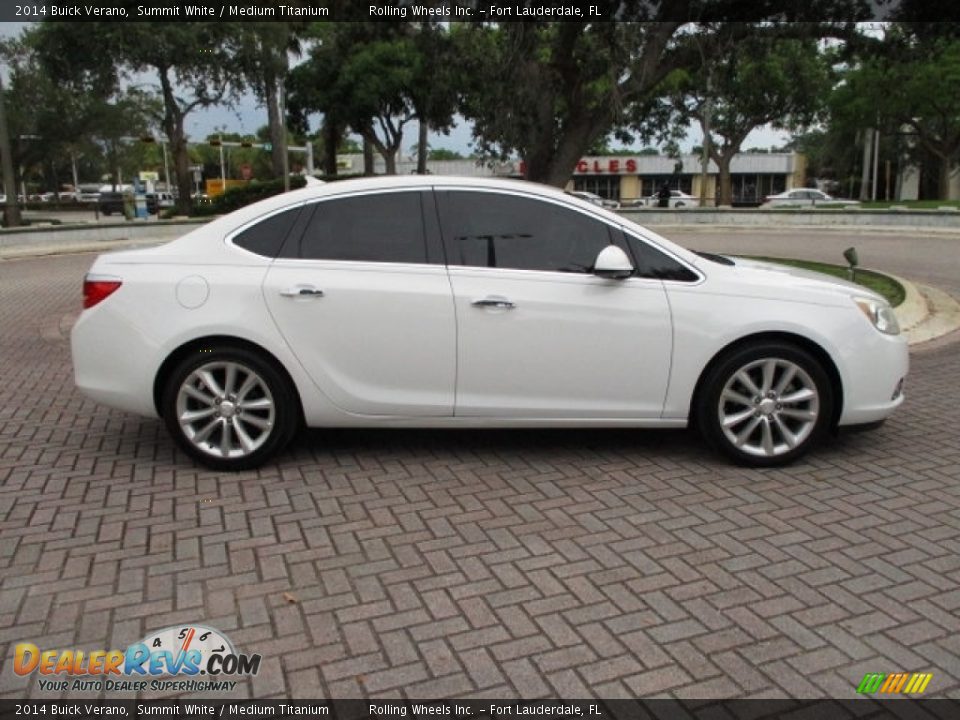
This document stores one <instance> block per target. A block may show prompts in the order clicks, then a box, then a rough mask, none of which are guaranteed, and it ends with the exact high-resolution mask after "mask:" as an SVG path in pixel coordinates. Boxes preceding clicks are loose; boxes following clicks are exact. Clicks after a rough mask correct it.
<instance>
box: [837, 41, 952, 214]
mask: <svg viewBox="0 0 960 720" xmlns="http://www.w3.org/2000/svg"><path fill="white" fill-rule="evenodd" d="M923 30H924V32H923V33H922V34H918V32H917V31H918V28H917V27H914V26H913V25H910V24H903V25H896V26H893V27H892V28H891V29H890V32H889V34H888V36H887V37H886V38H885V41H884V43H883V45H882V47H881V48H879V49H878V51H877V52H875V53H871V54H870V55H868V56H866V57H865V58H864V59H863V60H862V62H860V63H859V64H858V65H857V66H855V67H854V68H853V69H851V70H850V71H849V72H848V73H847V74H846V75H845V76H844V78H843V82H842V84H841V85H840V86H839V87H838V88H837V90H836V92H835V94H834V96H833V98H832V101H831V107H832V110H833V112H832V118H833V122H835V123H836V124H838V125H845V126H847V127H849V126H855V127H860V128H863V127H878V126H879V127H880V129H882V130H883V131H884V133H885V135H887V136H893V137H900V138H903V139H905V140H907V141H908V143H907V147H906V150H907V151H908V152H909V153H910V154H911V155H913V156H914V158H915V159H916V157H918V156H919V155H921V154H927V155H929V156H932V157H934V158H935V159H936V161H937V165H938V176H939V177H938V180H939V182H938V187H939V191H938V194H939V198H940V199H942V200H945V199H947V198H948V197H949V185H950V175H951V173H952V172H953V170H954V168H955V167H956V165H957V163H958V161H960V96H958V94H957V92H956V87H957V86H958V83H960V39H957V38H956V37H954V36H953V35H952V34H951V31H950V30H949V29H945V31H944V34H935V32H934V30H932V29H931V28H927V27H924V28H923ZM911 146H912V147H911Z"/></svg>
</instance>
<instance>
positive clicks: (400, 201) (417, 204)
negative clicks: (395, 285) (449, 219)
mask: <svg viewBox="0 0 960 720" xmlns="http://www.w3.org/2000/svg"><path fill="white" fill-rule="evenodd" d="M420 196H421V193H420V192H391V193H377V194H372V195H360V196H357V197H349V198H339V199H333V200H325V201H323V202H320V203H317V205H316V209H315V210H314V212H313V217H312V218H311V220H310V224H309V225H308V226H307V229H306V231H305V232H304V233H303V237H302V238H301V240H300V248H299V253H298V257H301V258H306V259H310V260H353V261H358V262H388V263H425V262H427V245H426V240H425V238H424V225H423V210H422V203H421V198H420Z"/></svg>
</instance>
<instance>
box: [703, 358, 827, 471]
mask: <svg viewBox="0 0 960 720" xmlns="http://www.w3.org/2000/svg"><path fill="white" fill-rule="evenodd" d="M701 388H702V390H701V392H700V394H699V400H698V406H697V408H696V413H697V418H696V419H697V424H698V426H699V427H700V430H701V432H702V433H703V434H704V436H705V437H706V439H707V440H708V441H709V442H710V444H711V445H713V446H714V447H715V448H717V449H718V450H720V451H721V452H723V453H725V454H726V455H728V456H729V457H731V458H733V459H734V460H735V461H737V462H738V463H740V464H743V465H749V466H754V467H772V466H776V465H785V464H787V463H789V462H792V461H793V460H796V459H797V458H798V457H800V456H801V455H803V454H804V453H806V452H807V451H808V450H810V448H811V447H813V446H814V445H815V444H816V443H817V442H818V441H819V440H820V439H821V437H822V435H823V433H824V431H825V430H826V429H827V428H828V427H829V424H830V419H831V416H832V414H833V390H832V386H831V384H830V378H829V377H828V376H827V373H826V371H825V370H824V368H823V366H822V365H821V363H820V362H819V361H818V360H817V359H816V358H815V357H814V356H813V355H811V354H810V353H809V352H807V351H806V350H804V349H802V348H800V347H798V346H796V345H792V344H789V343H780V342H762V343H756V344H753V345H747V346H742V347H740V348H737V349H735V350H733V351H732V352H730V353H728V354H726V355H725V356H723V357H722V358H720V360H719V362H717V363H716V364H715V365H714V366H713V367H712V368H711V370H710V371H709V372H708V374H707V375H706V376H705V377H704V379H703V384H702V385H701Z"/></svg>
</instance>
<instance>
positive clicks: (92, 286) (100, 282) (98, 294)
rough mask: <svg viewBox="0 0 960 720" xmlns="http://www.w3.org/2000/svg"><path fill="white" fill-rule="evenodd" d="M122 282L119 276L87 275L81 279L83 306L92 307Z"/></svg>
mask: <svg viewBox="0 0 960 720" xmlns="http://www.w3.org/2000/svg"><path fill="white" fill-rule="evenodd" d="M122 284H123V281H122V280H120V278H115V277H106V276H103V275H87V276H86V277H85V278H84V279H83V308H84V310H86V309H87V308H92V307H93V306H94V305H96V304H97V303H99V302H100V301H101V300H103V299H105V298H107V297H109V296H110V295H112V294H113V293H115V292H116V291H117V288H119V287H120V286H121V285H122Z"/></svg>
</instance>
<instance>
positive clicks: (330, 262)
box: [263, 190, 456, 417]
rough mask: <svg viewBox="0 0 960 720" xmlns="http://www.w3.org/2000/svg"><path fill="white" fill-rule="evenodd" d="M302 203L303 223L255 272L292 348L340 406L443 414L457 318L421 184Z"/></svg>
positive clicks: (448, 401)
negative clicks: (261, 273)
mask: <svg viewBox="0 0 960 720" xmlns="http://www.w3.org/2000/svg"><path fill="white" fill-rule="evenodd" d="M305 211H306V212H312V213H313V214H312V216H311V217H310V218H309V221H308V222H307V223H306V229H305V230H304V232H303V233H302V235H300V236H299V237H291V238H288V240H287V242H286V243H285V245H284V247H283V250H282V252H281V257H278V258H277V259H276V260H275V261H274V262H273V264H272V266H271V267H270V270H269V271H268V273H267V275H266V278H265V280H264V283H263V293H264V297H265V299H266V303H267V306H268V307H269V309H270V313H271V314H272V316H273V318H274V320H275V321H276V323H277V326H278V328H279V329H280V332H281V333H282V334H283V337H284V339H285V340H286V342H287V343H288V345H289V346H290V348H291V349H292V350H293V352H294V354H295V355H296V356H297V359H298V360H299V361H300V363H301V364H302V365H303V367H304V368H305V369H306V371H307V372H308V373H309V375H310V377H311V378H312V379H313V381H314V382H315V383H316V385H317V386H318V387H319V388H320V390H321V391H322V392H323V393H324V394H325V395H326V396H327V397H328V398H329V399H330V400H331V401H332V402H333V403H334V404H335V405H336V406H337V407H339V408H340V409H342V410H344V411H347V412H350V413H354V414H357V415H365V416H370V415H379V416H393V417H396V416H406V417H424V416H426V417H430V416H450V415H452V414H453V399H454V382H455V372H456V356H455V347H456V324H455V319H454V309H453V301H452V297H451V291H450V282H449V280H448V279H447V271H446V268H445V267H444V265H443V261H442V249H441V247H440V245H439V238H438V231H437V229H436V211H435V210H434V207H433V198H432V195H431V194H430V192H429V191H417V190H407V191H390V192H383V191H381V192H376V193H369V194H364V195H351V196H349V197H342V198H337V197H333V198H330V199H327V200H323V201H321V202H318V203H316V204H315V205H312V206H311V205H307V206H306V209H305ZM425 217H426V218H427V220H428V221H429V222H428V223H425Z"/></svg>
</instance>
